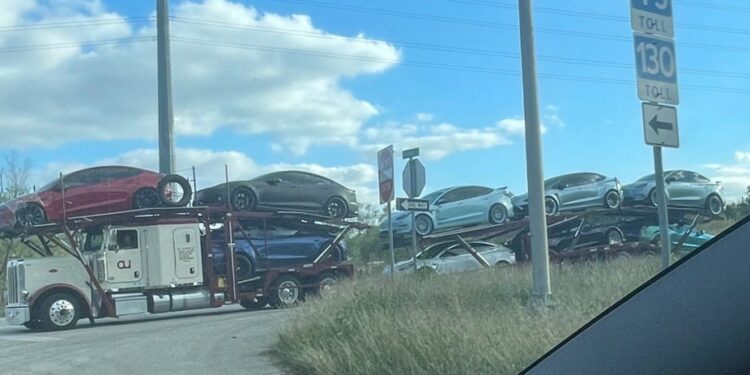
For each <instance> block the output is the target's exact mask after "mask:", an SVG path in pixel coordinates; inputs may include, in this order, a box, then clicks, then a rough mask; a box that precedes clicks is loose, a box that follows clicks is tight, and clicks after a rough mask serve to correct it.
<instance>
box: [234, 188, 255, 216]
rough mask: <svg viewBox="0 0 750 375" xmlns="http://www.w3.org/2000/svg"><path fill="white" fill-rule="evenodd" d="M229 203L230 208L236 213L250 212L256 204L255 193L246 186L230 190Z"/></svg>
mask: <svg viewBox="0 0 750 375" xmlns="http://www.w3.org/2000/svg"><path fill="white" fill-rule="evenodd" d="M229 201H230V202H231V203H232V208H233V209H235V210H237V211H252V210H254V209H255V206H256V203H257V200H256V199H255V193H253V191H252V190H251V189H250V188H249V187H247V186H239V187H237V188H236V189H234V190H232V194H231V196H230V200H229Z"/></svg>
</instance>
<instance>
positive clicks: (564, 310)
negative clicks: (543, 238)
mask: <svg viewBox="0 0 750 375" xmlns="http://www.w3.org/2000/svg"><path fill="white" fill-rule="evenodd" d="M657 263H658V262H657V261H656V260H652V259H630V260H620V261H616V262H609V263H597V264H574V265H570V266H566V267H565V268H560V267H558V266H553V267H552V282H553V298H552V299H551V302H552V307H550V308H548V309H541V310H540V309H538V308H534V307H533V305H532V304H531V303H530V302H531V300H532V299H531V295H530V292H531V291H530V288H531V270H530V268H529V267H526V266H523V267H522V266H519V267H513V268H506V269H501V270H498V269H490V270H484V271H481V272H473V273H464V274H460V275H447V276H436V277H428V278H423V279H419V278H416V277H403V278H397V280H396V281H395V282H394V283H390V282H389V281H388V280H387V279H386V280H384V279H382V278H368V279H364V280H356V281H353V282H351V283H348V284H346V285H342V286H341V287H340V288H339V290H338V293H337V294H336V295H335V297H333V298H327V299H315V300H311V301H308V302H307V303H306V304H305V305H303V306H302V307H300V308H299V309H298V310H296V311H295V312H294V314H295V315H294V317H295V318H294V319H292V320H293V323H292V324H291V326H290V328H289V329H288V330H287V331H286V332H284V333H282V334H281V336H280V339H279V341H278V342H277V344H276V346H275V350H274V353H275V355H276V356H277V357H278V358H279V360H280V361H281V362H282V363H284V364H285V365H286V366H287V367H288V368H289V369H290V370H291V371H292V372H293V373H297V374H388V373H391V374H515V373H518V372H519V371H521V370H523V369H524V368H525V367H526V366H527V365H529V364H531V363H532V362H533V361H534V360H535V359H536V358H538V357H539V356H541V355H542V354H544V353H545V352H546V351H548V350H549V349H551V348H552V347H553V346H554V345H556V344H557V343H558V342H560V341H561V340H562V339H564V338H565V337H567V336H568V335H570V334H571V333H573V332H574V331H575V330H576V329H577V328H579V327H580V326H582V325H583V324H584V323H586V322H587V321H588V320H590V319H591V318H592V317H594V316H595V315H596V314H598V313H599V312H601V311H603V310H604V309H605V308H607V307H608V306H610V305H611V304H612V303H613V302H615V301H617V300H618V299H619V298H621V297H622V296H624V295H625V294H627V293H628V292H630V291H631V290H633V289H634V288H635V287H637V286H638V285H640V284H641V283H643V282H644V281H645V280H647V279H648V278H649V277H650V276H652V275H654V274H655V273H656V272H657V271H658V264H657Z"/></svg>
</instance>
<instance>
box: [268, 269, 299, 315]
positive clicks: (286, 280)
mask: <svg viewBox="0 0 750 375" xmlns="http://www.w3.org/2000/svg"><path fill="white" fill-rule="evenodd" d="M269 293H270V294H271V297H270V300H269V303H271V306H273V307H276V308H283V307H292V306H295V305H296V304H297V303H299V302H300V301H301V300H302V288H301V287H300V282H299V280H298V279H297V278H296V277H294V276H291V275H281V276H279V278H278V279H276V280H275V281H274V282H273V284H271V290H270V291H269Z"/></svg>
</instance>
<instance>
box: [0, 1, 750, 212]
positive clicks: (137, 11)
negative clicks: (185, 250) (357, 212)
mask: <svg viewBox="0 0 750 375" xmlns="http://www.w3.org/2000/svg"><path fill="white" fill-rule="evenodd" d="M70 3H74V4H73V5H71V4H70ZM154 3H155V2H154V1H146V0H138V1H128V2H124V1H103V2H97V1H88V0H78V1H75V2H68V4H66V5H62V4H63V2H59V1H40V2H36V3H34V4H32V5H30V6H27V7H26V8H24V9H20V8H22V7H18V8H19V9H16V13H15V14H16V17H12V16H8V17H7V18H6V19H4V20H3V19H2V18H0V26H2V27H5V28H11V29H12V28H18V27H20V26H23V25H30V24H38V25H49V23H50V22H66V21H70V20H81V19H85V20H94V19H112V17H123V18H122V24H120V25H115V24H111V25H110V24H108V25H106V26H101V28H107V30H106V31H101V32H100V31H97V30H98V29H97V27H99V26H92V25H87V26H82V27H79V28H76V27H68V28H64V29H62V28H59V29H55V28H54V27H51V26H47V28H45V29H43V30H37V31H28V32H27V33H26V34H25V35H24V36H23V37H22V36H19V35H18V34H21V32H20V31H19V30H18V29H16V30H10V31H6V32H1V33H0V50H2V48H7V47H16V46H28V45H32V46H39V45H45V44H54V43H58V44H59V43H63V42H73V43H75V42H83V41H90V40H108V39H114V38H133V37H137V36H147V35H153V32H152V31H153V22H152V21H148V20H142V19H139V18H138V17H149V16H152V15H153V11H154V10H153V7H154ZM592 3H593V4H592ZM515 4H516V2H515V1H511V0H479V1H472V0H430V1H427V0H414V1H409V2H402V1H391V0H383V1H379V2H375V3H373V2H364V1H342V0H337V1H321V0H288V1H287V0H275V1H235V2H231V1H228V0H226V1H225V0H221V1H220V0H213V1H207V2H206V3H204V2H202V1H195V2H193V3H191V4H188V3H186V2H182V1H176V0H172V2H171V5H172V8H173V11H172V16H173V17H175V21H174V22H173V23H172V35H173V37H176V38H177V39H179V38H182V41H180V40H174V41H173V42H172V47H173V51H174V56H173V61H172V64H173V70H174V71H175V77H174V80H175V81H174V83H173V87H174V90H175V103H174V104H175V116H176V117H177V118H178V120H176V124H177V125H176V126H178V127H179V128H180V129H182V130H178V136H177V142H176V143H177V147H178V152H180V151H181V150H182V152H183V153H178V155H177V162H178V167H180V168H185V167H189V166H190V164H199V165H201V170H200V171H199V182H201V181H204V183H206V184H207V183H209V182H215V180H216V179H217V178H219V176H220V175H221V173H218V172H217V171H219V170H223V164H224V163H229V164H230V165H236V168H235V169H234V171H236V172H234V174H233V175H235V176H237V177H238V178H239V177H251V175H252V174H257V173H261V172H263V171H267V170H274V169H282V168H295V169H308V170H313V171H316V172H319V173H323V174H327V175H329V176H330V177H333V178H336V179H339V180H340V181H341V182H342V183H344V184H346V185H350V186H352V187H355V188H357V189H358V191H360V194H361V195H366V196H367V197H368V198H365V199H364V200H370V201H372V200H374V198H373V197H374V188H375V183H374V180H375V178H376V177H375V175H374V174H373V171H372V168H374V164H375V152H374V151H375V150H376V149H377V147H379V146H382V145H384V144H388V143H393V144H394V145H395V146H396V148H397V149H401V148H405V147H413V146H420V147H422V148H423V149H422V153H423V155H424V160H423V163H424V164H425V166H426V168H427V180H428V189H435V188H440V187H445V186H450V185H457V184H482V185H488V186H506V185H507V186H510V187H511V189H512V190H513V191H514V192H518V193H522V192H525V190H526V188H525V155H524V142H523V137H522V133H519V129H520V128H519V124H520V125H521V126H522V114H523V108H522V91H521V80H520V76H518V75H517V72H519V71H520V61H519V59H518V57H517V54H518V51H519V36H518V31H517V29H516V28H515V27H514V25H516V24H517V22H518V16H517V11H516V10H515ZM711 4H714V5H711ZM534 5H535V7H536V11H535V26H536V27H537V31H538V33H537V35H536V42H537V44H536V47H537V49H536V53H537V56H538V58H539V61H538V71H539V73H540V81H539V93H540V100H541V103H540V105H541V112H542V114H543V120H544V123H545V127H546V132H545V134H544V136H543V139H544V164H545V165H544V169H545V175H547V176H552V175H556V174H562V173H567V172H573V171H597V172H600V173H603V174H607V175H610V176H617V177H619V178H620V179H621V180H623V181H624V182H630V181H632V180H635V179H636V178H638V177H640V176H642V175H644V174H648V173H651V171H652V169H653V164H652V163H653V162H652V153H651V149H650V148H649V147H647V146H646V145H645V144H644V142H643V130H642V123H641V113H640V101H639V100H638V98H637V95H636V89H635V85H634V83H633V82H634V80H635V69H634V67H633V65H634V64H633V62H634V57H633V51H632V49H633V46H632V41H631V38H632V34H631V30H630V24H629V18H628V17H629V2H627V1H624V0H622V1H598V2H590V1H583V0H571V1H566V2H559V1H552V0H536V1H535V2H534ZM252 9H255V10H256V11H257V12H255V13H252V15H251V16H250V18H252V17H257V18H256V19H254V20H253V21H254V22H256V21H257V22H258V23H257V24H256V26H257V25H261V26H262V27H267V28H271V29H272V30H271V31H269V30H268V29H266V30H265V31H258V29H257V28H256V29H250V30H248V29H243V28H242V27H241V26H242V25H243V24H245V22H250V21H247V15H246V17H245V18H243V17H242V16H240V15H237V14H239V13H237V12H240V10H241V11H243V12H246V11H248V10H252ZM11 13H12V12H11ZM292 15H305V16H307V17H309V19H308V21H307V22H309V24H306V23H305V21H300V19H299V18H296V17H293V16H292ZM748 15H750V6H747V5H745V4H744V3H743V2H741V1H738V0H735V1H729V2H727V1H722V2H719V1H717V0H713V1H711V2H708V1H706V2H684V3H683V2H677V4H676V5H675V9H674V18H675V23H676V28H675V34H676V35H675V39H676V40H677V67H678V80H679V84H680V87H681V89H680V99H681V102H680V105H679V107H678V117H679V123H680V135H681V148H680V149H677V150H671V149H667V150H665V154H664V157H665V167H666V168H686V169H693V170H697V171H699V172H702V173H704V174H706V175H707V176H709V177H711V178H716V179H719V180H721V181H722V182H724V183H725V184H726V188H727V193H728V194H730V195H736V194H739V191H740V190H741V189H742V187H743V186H746V185H748V184H750V137H748V136H747V134H748V125H750V124H748V118H750V113H748V111H749V109H748V107H747V106H746V105H744V104H745V103H746V102H747V101H748V99H750V88H748V83H749V82H750V47H747V46H748V43H747V41H748V38H749V37H750V27H747V26H746V25H745V22H743V21H744V19H746V18H747V16H748ZM268 16H273V17H275V18H273V17H271V18H268ZM262 17H267V18H265V19H262ZM133 18H136V20H133ZM196 20H198V21H200V22H206V21H208V22H215V23H216V24H214V25H213V26H209V25H205V24H202V25H201V24H196V23H195V22H196ZM191 22H192V23H191ZM269 25H270V26H269ZM308 26H309V27H312V28H313V29H307V28H306V27H308ZM191 27H193V28H198V27H202V28H203V27H205V28H207V29H205V30H209V29H210V31H205V30H204V29H201V30H203V31H196V30H191V29H190V28H191ZM284 29H287V30H288V31H287V32H285V31H284ZM0 30H2V29H0ZM300 30H303V31H302V32H300ZM304 30H306V31H304ZM310 30H314V31H313V32H311V31H310ZM34 33H37V34H38V35H37V36H34ZM65 33H69V35H68V34H65ZM191 33H192V34H191ZM311 33H316V34H320V35H324V36H325V37H330V36H343V37H348V38H354V37H357V35H361V36H362V38H364V40H365V42H362V41H361V40H360V41H359V42H357V41H354V42H351V41H342V42H341V44H340V45H337V46H330V45H325V44H324V43H328V42H326V40H330V38H329V39H326V38H325V37H319V36H318V37H313V35H312V34H311ZM29 34H31V36H29ZM63 34H65V35H63ZM188 34H191V36H187V35H188ZM195 35H198V36H197V37H196V36H195ZM63 36H64V37H65V38H63ZM59 38H63V39H62V40H58V39H59ZM66 38H67V39H66ZM196 39H200V40H201V41H203V42H202V43H203V44H201V43H196V42H195V41H196ZM229 39H231V40H229ZM185 40H191V42H186V41H185ZM206 41H211V42H213V44H210V43H209V44H207V43H206ZM313 41H314V42H313ZM228 42H231V43H233V44H232V46H226V45H225V46H223V47H222V46H218V45H217V44H221V43H228ZM248 45H252V46H255V47H253V48H257V46H259V45H260V46H266V47H264V48H271V47H272V48H275V50H273V49H272V50H270V51H269V50H267V49H266V50H265V51H259V50H257V49H255V50H253V49H252V48H250V47H248ZM155 47H156V44H155V42H153V41H146V42H134V43H131V42H130V41H124V42H122V43H117V44H114V45H113V44H100V45H95V46H85V47H79V48H72V51H71V49H63V48H60V49H52V50H51V51H52V52H49V53H54V54H55V56H53V57H49V56H44V55H41V54H43V53H47V50H42V51H38V50H35V51H31V52H13V53H12V55H13V59H14V60H15V61H6V62H4V63H3V62H0V68H7V69H5V70H3V69H0V74H14V73H15V74H18V75H19V76H18V77H17V78H16V79H13V80H10V81H9V83H10V85H9V86H10V87H6V88H5V89H4V90H3V91H0V99H1V100H0V101H3V102H6V103H7V102H8V101H9V100H8V99H12V100H10V101H23V103H28V102H36V103H38V105H36V104H35V105H34V106H31V105H29V104H23V103H22V104H21V105H16V106H14V107H12V108H10V107H9V109H8V111H10V110H11V109H14V110H15V109H18V108H25V109H26V110H25V112H23V113H16V112H14V113H13V115H11V116H2V117H5V118H6V120H5V121H3V120H2V119H1V118H0V127H5V129H3V130H4V132H5V133H6V134H11V135H10V136H8V137H7V138H6V142H0V147H2V149H4V150H17V151H18V152H19V153H20V155H22V156H26V157H29V158H31V159H32V161H33V162H34V165H35V166H36V172H37V173H36V174H35V178H36V179H37V180H39V181H40V182H41V181H42V180H44V179H47V178H51V177H53V176H54V175H55V174H56V172H55V171H57V170H64V171H68V170H69V169H72V168H77V167H82V166H86V165H90V164H94V163H106V162H118V163H121V162H128V163H132V164H137V165H142V166H151V167H155V164H154V158H153V155H154V154H153V153H152V152H148V150H149V149H151V150H153V149H154V148H155V145H156V143H155V139H154V137H155V134H156V117H155V113H156V112H155V111H156V102H155V100H154V101H149V100H147V99H149V98H155V91H156V81H155V76H154V74H153V72H154V71H155V65H156V61H155V60H149V58H150V57H152V55H153V57H155V54H154V53H153V50H155ZM360 47H361V50H360ZM290 51H291V52H290ZM299 51H308V52H309V51H312V52H313V53H314V55H309V54H307V55H305V54H300V53H299ZM316 51H317V52H316ZM306 53H307V52H306ZM242 54H247V55H242ZM348 54H352V56H355V58H353V59H352V58H347V57H346V56H348ZM6 55H11V54H9V53H6ZM24 55H26V57H24ZM342 56H343V57H342ZM55 59H57V60H55ZM130 59H132V60H130ZM99 60H101V61H99ZM50 61H59V62H58V63H50ZM224 63H226V65H219V64H224ZM119 64H124V65H123V69H119V68H118V65H119ZM3 65H5V66H3ZM77 67H80V68H77ZM476 70H479V72H477V71H476ZM230 71H231V74H232V75H234V74H236V75H237V76H238V77H245V78H248V77H253V76H254V75H255V74H258V77H259V78H258V80H257V82H256V81H253V80H252V79H249V80H248V81H247V82H245V81H239V80H237V79H234V80H231V79H228V78H226V77H227V76H229V75H230V74H225V73H229V72H230ZM259 71H263V72H265V73H263V74H265V75H263V74H261V73H258V72H259ZM3 72H5V73H3ZM207 72H208V73H207ZM44 74H49V77H50V79H49V80H48V81H45V82H36V83H34V84H31V85H27V84H26V81H25V80H24V78H23V76H26V77H29V76H43V75H44ZM89 74H90V76H91V77H96V78H95V79H89V80H87V79H86V78H85V77H86V76H87V75H89ZM207 76H210V77H211V78H206V77H207ZM316 77H321V78H320V79H317V78H316ZM566 78H567V79H566ZM202 80H205V81H202ZM6 82H7V81H6ZM46 85H48V86H46ZM311 90H312V91H311ZM19 92H22V93H23V95H22V94H19ZM82 92H83V93H82ZM269 92H272V93H277V95H271V94H269ZM113 93H117V96H118V97H119V100H115V99H114V98H111V97H110V96H113ZM230 93H235V94H230ZM236 93H240V94H236ZM230 95H231V97H229V96H230ZM238 95H248V96H247V98H245V99H243V100H241V101H240V100H238V101H236V102H232V99H233V98H235V99H236V98H238ZM19 96H21V97H20V98H19ZM79 96H80V97H79ZM290 97H293V98H296V99H295V101H294V102H292V103H291V104H290V105H288V106H287V105H285V104H286V103H285V101H286V100H287V99H288V98H290ZM131 99H132V103H131ZM29 108H30V109H29ZM35 108H36V110H35ZM0 110H1V109H0ZM18 111H20V109H18ZM131 111H132V112H131ZM71 113H74V115H73V114H71ZM259 113H260V114H259ZM110 116H112V117H113V118H114V119H112V120H110ZM130 118H132V123H133V125H132V129H131V128H130V125H128V124H129V121H130ZM342 119H343V120H342ZM3 122H4V124H2V123H3ZM38 123H45V124H47V125H45V126H39V127H37V126H36V125H29V124H38ZM8 131H10V133H9V132H8ZM58 132H59V134H58ZM25 133H26V134H25ZM333 133H336V134H333ZM47 136H49V141H47V140H45V137H47ZM397 160H398V158H397ZM206 161H210V163H208V164H206ZM248 165H250V166H248ZM401 166H402V163H401V162H400V160H398V162H397V166H396V168H397V170H400V169H401ZM204 176H206V177H204Z"/></svg>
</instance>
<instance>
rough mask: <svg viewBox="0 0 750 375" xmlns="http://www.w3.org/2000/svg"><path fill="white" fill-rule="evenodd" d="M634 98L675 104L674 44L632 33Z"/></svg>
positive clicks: (668, 40)
mask: <svg viewBox="0 0 750 375" xmlns="http://www.w3.org/2000/svg"><path fill="white" fill-rule="evenodd" d="M633 40H634V42H635V43H634V47H635V67H636V72H637V76H638V98H639V99H641V100H644V101H648V102H655V103H662V104H674V105H676V104H679V102H680V98H679V95H678V91H677V59H676V57H675V48H674V41H672V40H670V39H666V38H659V37H655V36H651V35H645V34H637V33H636V34H634V35H633Z"/></svg>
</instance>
